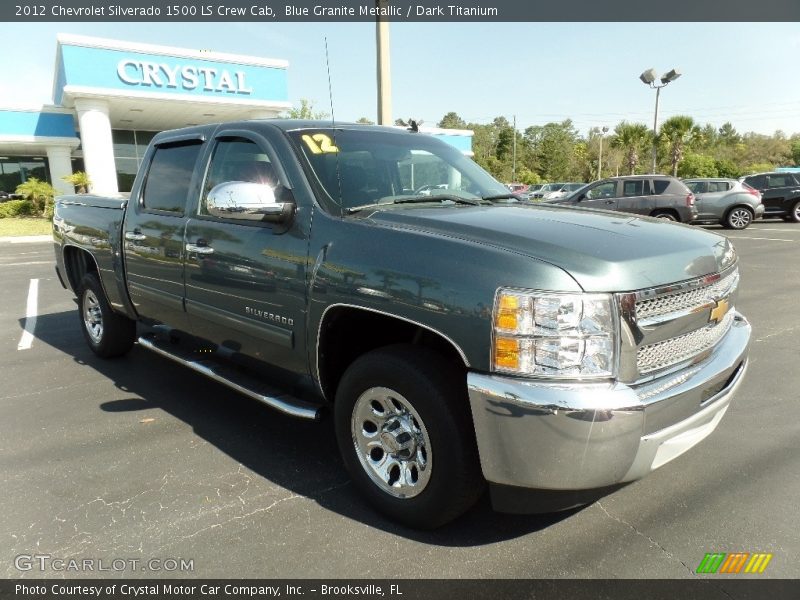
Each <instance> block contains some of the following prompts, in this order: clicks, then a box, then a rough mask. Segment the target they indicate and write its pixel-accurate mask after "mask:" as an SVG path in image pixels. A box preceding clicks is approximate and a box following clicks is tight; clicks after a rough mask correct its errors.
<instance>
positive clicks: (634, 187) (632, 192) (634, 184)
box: [622, 179, 649, 196]
mask: <svg viewBox="0 0 800 600" xmlns="http://www.w3.org/2000/svg"><path fill="white" fill-rule="evenodd" d="M648 191H649V190H648ZM622 195H623V196H644V180H642V179H639V180H638V181H636V180H634V181H625V182H623V184H622Z"/></svg>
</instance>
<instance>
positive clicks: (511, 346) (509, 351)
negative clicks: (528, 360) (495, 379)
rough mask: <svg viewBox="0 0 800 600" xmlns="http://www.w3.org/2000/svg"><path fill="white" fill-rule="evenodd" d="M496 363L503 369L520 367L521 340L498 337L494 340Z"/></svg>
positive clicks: (496, 365)
mask: <svg viewBox="0 0 800 600" xmlns="http://www.w3.org/2000/svg"><path fill="white" fill-rule="evenodd" d="M494 365H495V367H496V368H497V367H499V368H502V369H515V370H516V369H519V366H520V348H519V340H517V339H514V338H504V337H498V338H497V339H495V341H494Z"/></svg>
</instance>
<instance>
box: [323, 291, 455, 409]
mask: <svg viewBox="0 0 800 600" xmlns="http://www.w3.org/2000/svg"><path fill="white" fill-rule="evenodd" d="M392 344H412V345H417V346H422V347H426V348H430V349H431V350H433V351H435V352H437V353H438V354H440V355H441V356H443V357H444V358H445V359H446V360H447V361H448V362H451V363H453V364H454V365H455V366H456V367H458V368H460V369H464V368H466V365H465V362H464V358H463V356H462V355H461V353H460V352H459V350H458V348H457V347H456V346H455V344H454V343H453V342H451V341H450V340H447V339H446V338H444V337H443V336H442V335H440V334H438V333H436V332H434V331H431V330H430V329H427V328H425V327H423V326H421V325H417V324H415V323H411V322H408V321H405V320H403V319H400V318H397V317H393V316H389V315H384V314H381V313H376V312H372V311H370V310H366V309H361V308H354V307H344V306H343V307H335V308H332V309H330V310H328V311H327V312H326V313H325V315H324V316H323V322H322V324H321V326H320V329H319V339H318V347H317V374H318V376H319V381H320V386H321V387H322V391H323V393H324V394H325V397H326V398H328V400H331V401H332V400H333V398H334V396H335V395H336V389H337V387H338V386H339V381H340V380H341V378H342V375H344V372H345V371H346V370H347V367H349V366H350V365H351V364H352V363H353V361H355V360H356V359H357V358H358V357H359V356H361V355H363V354H366V353H367V352H370V351H372V350H375V349H377V348H381V347H384V346H389V345H392Z"/></svg>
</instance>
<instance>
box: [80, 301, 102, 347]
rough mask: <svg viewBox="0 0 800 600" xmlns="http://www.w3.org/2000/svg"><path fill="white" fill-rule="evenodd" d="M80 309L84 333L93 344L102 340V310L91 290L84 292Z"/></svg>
mask: <svg viewBox="0 0 800 600" xmlns="http://www.w3.org/2000/svg"><path fill="white" fill-rule="evenodd" d="M82 310H83V324H84V325H85V327H86V333H88V334H89V337H90V338H91V340H92V341H93V342H94V343H95V344H99V343H100V342H101V341H102V340H103V312H102V310H101V309H100V302H99V301H98V299H97V296H95V295H94V292H93V291H92V290H88V289H87V290H86V291H85V292H84V294H83V306H82Z"/></svg>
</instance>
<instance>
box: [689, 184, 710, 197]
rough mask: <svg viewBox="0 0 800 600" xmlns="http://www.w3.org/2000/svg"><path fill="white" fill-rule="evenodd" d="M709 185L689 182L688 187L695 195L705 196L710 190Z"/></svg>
mask: <svg viewBox="0 0 800 600" xmlns="http://www.w3.org/2000/svg"><path fill="white" fill-rule="evenodd" d="M707 186H708V184H707V183H706V182H705V181H687V182H686V187H688V188H689V189H690V190H692V193H694V194H703V193H705V191H706V190H707V189H708V187H707Z"/></svg>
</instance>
